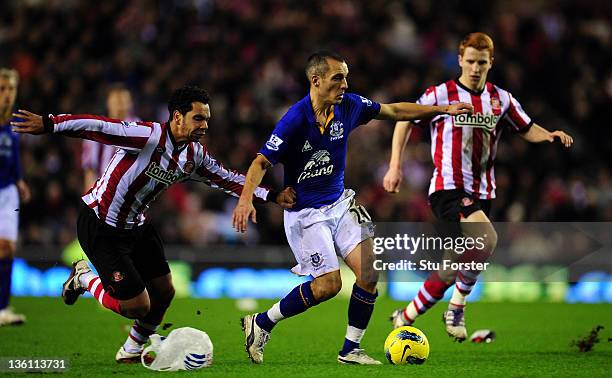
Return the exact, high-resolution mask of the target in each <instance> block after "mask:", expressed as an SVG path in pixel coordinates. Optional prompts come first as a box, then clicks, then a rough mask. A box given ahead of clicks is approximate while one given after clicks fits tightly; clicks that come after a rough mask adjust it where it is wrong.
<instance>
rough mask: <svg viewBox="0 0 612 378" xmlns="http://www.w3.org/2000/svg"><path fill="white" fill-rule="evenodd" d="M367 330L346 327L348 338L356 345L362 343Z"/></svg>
mask: <svg viewBox="0 0 612 378" xmlns="http://www.w3.org/2000/svg"><path fill="white" fill-rule="evenodd" d="M365 331H366V330H365V329H359V328H355V327H353V326H350V325H349V326H346V336H345V337H346V338H347V340H350V341H352V342H354V343H357V344H359V343H361V339H363V335H364V334H365Z"/></svg>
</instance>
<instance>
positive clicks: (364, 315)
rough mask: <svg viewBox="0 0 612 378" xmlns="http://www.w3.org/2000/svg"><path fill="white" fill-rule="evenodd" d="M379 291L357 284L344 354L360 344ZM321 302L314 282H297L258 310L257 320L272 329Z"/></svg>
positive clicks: (350, 309)
mask: <svg viewBox="0 0 612 378" xmlns="http://www.w3.org/2000/svg"><path fill="white" fill-rule="evenodd" d="M377 296H378V292H376V293H374V294H372V293H369V292H367V291H365V290H364V289H362V288H360V287H359V286H357V284H354V285H353V292H352V294H351V300H350V302H349V308H348V326H347V329H346V337H345V339H344V345H343V346H342V350H341V351H340V355H341V356H346V354H347V353H349V352H350V351H352V350H353V349H356V348H359V343H360V342H361V339H362V338H363V335H364V333H365V330H366V328H367V327H368V323H369V322H370V318H371V317H372V312H373V311H374V303H375V302H376V297H377ZM317 304H319V302H318V301H316V300H315V298H314V295H313V294H312V289H311V287H310V282H305V283H303V284H301V285H299V286H296V287H295V288H294V289H293V290H291V292H290V293H289V294H287V296H285V297H284V298H283V299H281V300H280V302H277V303H275V304H274V305H273V306H272V307H271V308H270V309H269V310H268V311H266V312H261V313H259V314H257V316H256V318H255V322H256V323H257V325H258V326H259V327H261V328H262V329H264V330H266V331H268V332H272V329H273V328H274V326H276V323H278V322H279V321H280V320H282V319H284V318H289V317H291V316H294V315H297V314H301V313H302V312H304V311H306V310H307V309H308V308H309V307H312V306H315V305H317Z"/></svg>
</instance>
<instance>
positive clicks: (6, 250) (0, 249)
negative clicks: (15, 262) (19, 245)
mask: <svg viewBox="0 0 612 378" xmlns="http://www.w3.org/2000/svg"><path fill="white" fill-rule="evenodd" d="M15 250H16V247H15V243H14V242H12V241H10V240H6V239H0V260H4V259H11V258H13V256H15Z"/></svg>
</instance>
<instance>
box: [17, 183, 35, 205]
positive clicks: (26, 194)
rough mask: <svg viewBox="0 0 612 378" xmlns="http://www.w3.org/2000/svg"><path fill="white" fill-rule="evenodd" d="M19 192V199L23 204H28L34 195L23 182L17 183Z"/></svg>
mask: <svg viewBox="0 0 612 378" xmlns="http://www.w3.org/2000/svg"><path fill="white" fill-rule="evenodd" d="M17 191H18V192H19V198H20V199H21V202H23V203H28V202H30V199H31V198H32V193H31V192H30V187H29V186H28V184H26V183H25V181H23V180H19V181H17Z"/></svg>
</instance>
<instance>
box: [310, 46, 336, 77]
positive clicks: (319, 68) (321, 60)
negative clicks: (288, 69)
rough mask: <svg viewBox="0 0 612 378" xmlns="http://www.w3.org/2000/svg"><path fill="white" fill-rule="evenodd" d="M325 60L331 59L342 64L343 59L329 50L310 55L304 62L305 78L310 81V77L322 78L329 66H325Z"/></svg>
mask: <svg viewBox="0 0 612 378" xmlns="http://www.w3.org/2000/svg"><path fill="white" fill-rule="evenodd" d="M327 58H331V59H333V60H336V61H338V62H344V58H343V57H341V56H340V54H337V53H335V52H333V51H329V50H320V51H317V52H315V53H314V54H311V55H310V56H309V57H308V60H306V69H305V70H304V72H306V77H307V78H308V80H310V76H312V75H318V76H323V75H325V74H326V73H327V70H329V64H327Z"/></svg>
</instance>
